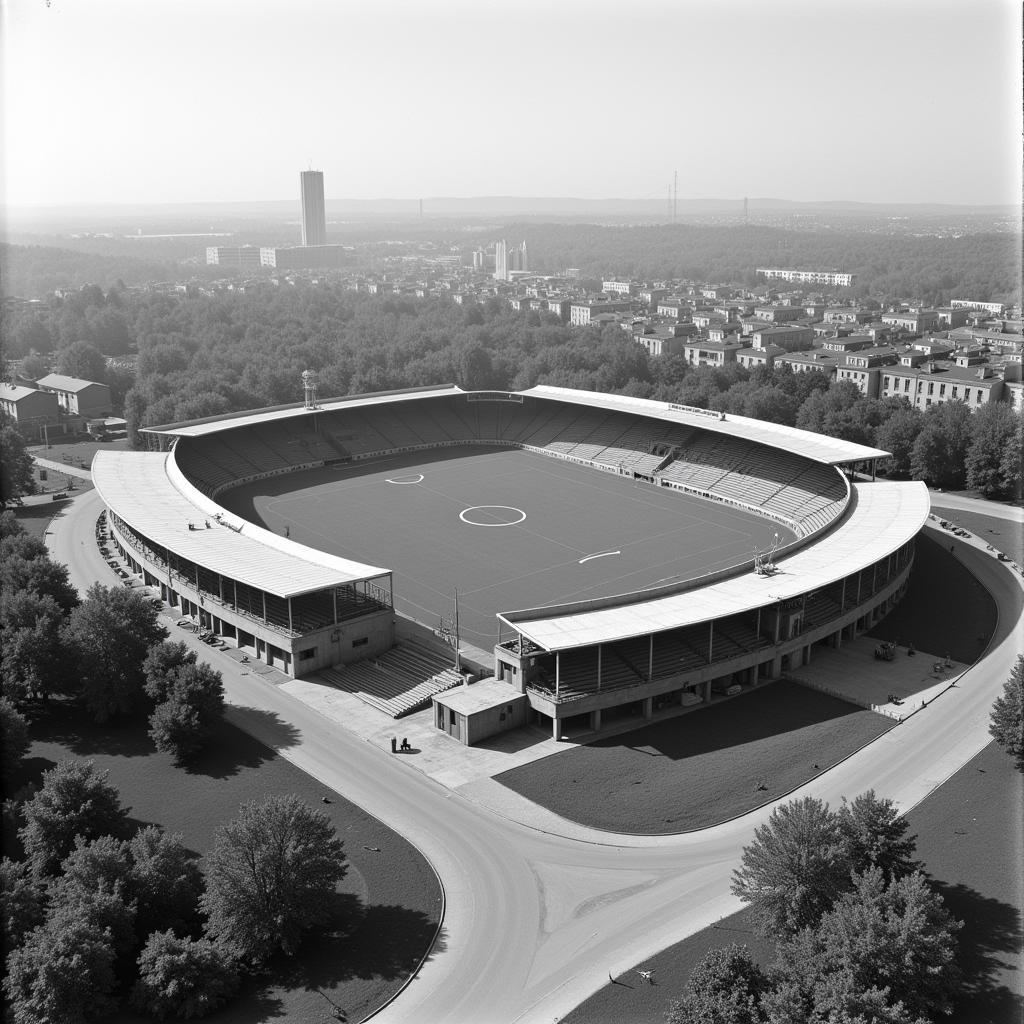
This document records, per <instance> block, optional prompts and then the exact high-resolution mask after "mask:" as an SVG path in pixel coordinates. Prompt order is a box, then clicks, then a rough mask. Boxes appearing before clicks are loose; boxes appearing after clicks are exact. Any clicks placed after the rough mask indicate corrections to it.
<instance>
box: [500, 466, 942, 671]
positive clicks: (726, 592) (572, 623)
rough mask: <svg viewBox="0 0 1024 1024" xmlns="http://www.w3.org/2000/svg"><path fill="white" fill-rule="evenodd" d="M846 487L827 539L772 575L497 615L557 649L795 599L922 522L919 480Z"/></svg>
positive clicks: (893, 545) (923, 496)
mask: <svg viewBox="0 0 1024 1024" xmlns="http://www.w3.org/2000/svg"><path fill="white" fill-rule="evenodd" d="M852 492H853V499H852V501H851V506H852V510H851V512H850V513H849V514H848V515H847V517H846V518H845V519H844V520H843V521H842V522H841V523H840V524H839V526H837V527H836V528H835V529H834V530H833V531H832V532H831V533H829V535H828V537H827V539H824V540H822V541H819V542H818V543H816V544H811V545H809V546H807V547H804V548H801V549H800V550H799V551H797V552H795V553H794V554H793V555H791V556H789V557H788V558H786V559H784V560H783V561H782V562H781V563H780V564H781V566H782V572H780V573H779V575H777V576H759V575H758V574H757V573H755V572H747V573H743V574H742V575H739V576H733V577H731V578H729V579H724V580H720V581H718V582H716V583H711V584H709V585H708V586H705V587H701V588H700V589H699V590H690V591H684V592H683V593H678V594H670V595H668V596H665V597H657V598H653V599H651V600H648V601H643V600H640V601H634V602H633V603H629V604H618V605H614V606H609V607H601V608H595V609H593V610H588V608H587V607H586V605H584V604H582V603H581V604H580V606H579V608H578V610H567V611H558V610H556V609H550V610H549V611H548V613H547V614H545V609H543V608H534V609H526V610H522V611H515V612H506V613H505V614H503V615H501V616H499V617H500V618H501V619H502V621H503V622H505V623H506V624H507V625H509V626H511V627H512V629H514V630H515V631H516V632H518V633H521V634H522V635H523V636H525V637H527V639H529V640H532V641H533V642H534V643H535V644H537V646H538V647H542V648H544V649H545V650H549V651H555V650H566V649H570V648H574V647H586V646H590V645H593V644H599V643H613V642H615V641H617V640H625V639H627V638H628V637H631V636H635V635H636V634H637V633H650V632H658V631H662V630H668V629H678V628H680V627H683V626H692V625H696V624H698V623H701V622H709V621H711V620H712V619H717V618H721V617H722V616H726V615H736V614H738V613H740V612H745V611H752V610H754V609H756V608H760V607H763V606H764V605H766V604H771V603H773V602H775V601H786V600H789V599H790V598H794V597H800V596H802V595H804V594H806V593H808V592H809V591H812V590H815V589H817V588H820V587H825V586H827V585H828V584H830V583H832V582H834V581H836V580H838V579H841V578H842V577H844V576H848V575H850V574H852V573H855V572H857V571H858V570H859V569H864V568H867V567H868V566H870V565H872V564H874V563H875V562H877V561H879V560H880V559H882V558H885V557H886V556H887V555H889V554H891V553H892V552H894V551H896V550H897V549H898V548H900V547H901V546H902V545H903V544H904V543H906V541H908V540H909V539H910V538H912V537H913V536H914V535H915V534H916V533H917V532H918V530H920V529H921V527H922V526H924V524H925V522H926V520H927V519H928V512H929V510H930V501H929V498H928V489H927V487H926V486H925V485H924V483H923V482H921V481H912V482H910V483H888V482H886V483H870V484H853V486H852ZM552 612H554V613H555V614H552Z"/></svg>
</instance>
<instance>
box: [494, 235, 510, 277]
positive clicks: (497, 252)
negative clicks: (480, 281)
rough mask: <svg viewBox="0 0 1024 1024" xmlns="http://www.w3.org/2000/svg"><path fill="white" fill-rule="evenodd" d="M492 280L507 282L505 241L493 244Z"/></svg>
mask: <svg viewBox="0 0 1024 1024" xmlns="http://www.w3.org/2000/svg"><path fill="white" fill-rule="evenodd" d="M494 279H495V280H496V281H507V280H508V247H507V246H506V245H505V239H504V238H503V239H502V240H501V241H500V242H495V243H494Z"/></svg>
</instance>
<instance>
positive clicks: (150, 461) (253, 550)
mask: <svg viewBox="0 0 1024 1024" xmlns="http://www.w3.org/2000/svg"><path fill="white" fill-rule="evenodd" d="M92 479H93V484H94V485H95V487H96V490H97V491H99V494H100V497H101V498H102V499H103V503H104V504H105V505H106V506H107V507H108V508H109V509H111V510H112V511H113V512H114V513H115V514H116V515H118V516H120V517H121V518H122V519H124V520H125V521H126V522H127V523H129V524H130V525H133V526H136V527H137V528H138V529H139V530H140V531H141V532H142V533H144V534H145V536H146V537H148V538H149V540H151V541H152V542H153V543H154V544H158V545H160V546H161V547H165V548H169V549H171V550H172V551H175V552H177V553H178V554H180V555H182V556H184V557H185V558H189V559H191V560H193V561H194V562H197V563H198V564H199V565H202V566H203V567H204V568H207V569H209V570H211V571H212V572H216V573H220V574H221V575H223V576H227V577H230V578H231V579H235V580H238V581H239V582H240V583H246V584H248V585H249V586H251V587H255V588H256V589H257V590H266V591H267V592H268V593H272V594H277V595H278V596H279V597H286V598H287V597H295V596H296V595H298V594H307V593H312V592H314V591H318V590H325V589H327V588H329V587H338V586H342V585H344V584H346V583H354V582H356V581H357V580H365V579H372V578H374V577H376V576H383V575H385V574H386V573H388V572H389V571H390V570H388V569H382V568H379V567H377V566H372V565H362V564H360V563H359V562H352V561H349V560H348V559H345V558H339V557H337V556H335V555H328V554H324V553H323V552H322V551H314V550H313V549H311V548H307V547H305V546H304V545H302V544H297V543H295V541H291V540H287V539H286V538H284V537H278V536H277V535H276V534H274V533H271V532H270V531H269V530H264V529H263V528H261V527H258V526H255V525H253V524H252V523H248V522H245V521H244V520H242V519H240V518H238V517H236V516H234V515H225V514H224V513H223V509H221V508H220V506H219V505H217V504H216V503H215V502H213V501H212V500H210V499H208V498H206V497H205V496H204V495H202V494H200V492H199V491H197V490H195V488H193V487H192V486H191V485H190V484H189V483H188V481H187V480H185V477H184V476H183V475H182V473H181V471H180V470H179V469H178V467H177V465H175V463H174V461H173V456H172V455H169V454H167V453H164V452H126V451H119V452H112V451H105V452H104V451H101V452H97V453H96V456H95V458H94V459H93V462H92ZM218 514H219V515H220V519H217V518H215V516H217V515H218ZM207 522H209V524H210V526H209V528H207V526H206V523H207ZM190 523H191V524H193V527H194V528H193V529H189V524H190Z"/></svg>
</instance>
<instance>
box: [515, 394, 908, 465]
mask: <svg viewBox="0 0 1024 1024" xmlns="http://www.w3.org/2000/svg"><path fill="white" fill-rule="evenodd" d="M521 394H524V395H533V396H534V397H536V398H550V399H552V400H554V401H559V402H572V403H575V404H576V405H592V406H594V407H596V408H598V409H615V410H617V411H619V412H625V413H631V414H633V415H634V416H651V417H654V418H655V419H660V420H667V421H668V422H669V423H685V424H686V425H687V426H690V427H699V428H700V429H701V430H710V431H713V432H714V433H716V434H729V435H730V436H732V437H738V438H741V439H743V440H745V441H753V442H755V443H757V444H766V445H769V446H770V447H772V448H782V449H784V450H785V451H788V452H793V453H794V454H796V455H802V456H803V457H804V458H807V459H812V460H813V461H814V462H823V463H825V464H826V465H829V466H835V465H839V464H841V463H846V462H860V461H863V460H866V459H881V458H885V457H886V456H888V455H889V453H888V452H886V451H883V450H882V449H881V448H869V447H868V446H867V445H863V444H853V443H852V442H851V441H841V440H839V438H836V437H827V436H826V435H825V434H815V433H813V432H812V431H810V430H798V429H797V428H796V427H786V426H783V425H782V424H781V423H767V422H765V421H764V420H753V419H750V418H749V417H748V416H734V415H733V414H732V413H729V414H728V415H726V416H724V417H723V416H722V415H721V414H719V413H715V412H709V411H707V410H698V411H687V407H686V406H679V405H670V404H669V403H668V402H652V401H651V400H650V399H647V398H630V397H627V396H626V395H605V394H601V393H600V392H597V391H575V390H572V389H570V388H554V387H550V386H549V385H546V384H538V385H537V386H536V387H533V388H530V390H529V391H523V392H521Z"/></svg>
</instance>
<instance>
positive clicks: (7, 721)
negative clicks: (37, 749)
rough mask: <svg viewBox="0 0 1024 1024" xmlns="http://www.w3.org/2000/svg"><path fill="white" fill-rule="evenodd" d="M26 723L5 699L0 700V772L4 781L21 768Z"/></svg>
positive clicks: (25, 742) (26, 737)
mask: <svg viewBox="0 0 1024 1024" xmlns="http://www.w3.org/2000/svg"><path fill="white" fill-rule="evenodd" d="M29 746H30V743H29V738H28V722H26V721H25V717H24V715H21V714H19V713H18V709H17V708H16V707H15V706H14V705H13V704H12V703H11V702H10V701H9V700H7V699H5V698H0V771H2V773H3V777H4V778H5V779H10V778H11V776H12V775H14V773H15V772H16V771H17V770H18V769H19V768H20V767H21V759H22V758H23V757H24V756H25V755H26V754H27V753H28V748H29Z"/></svg>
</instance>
